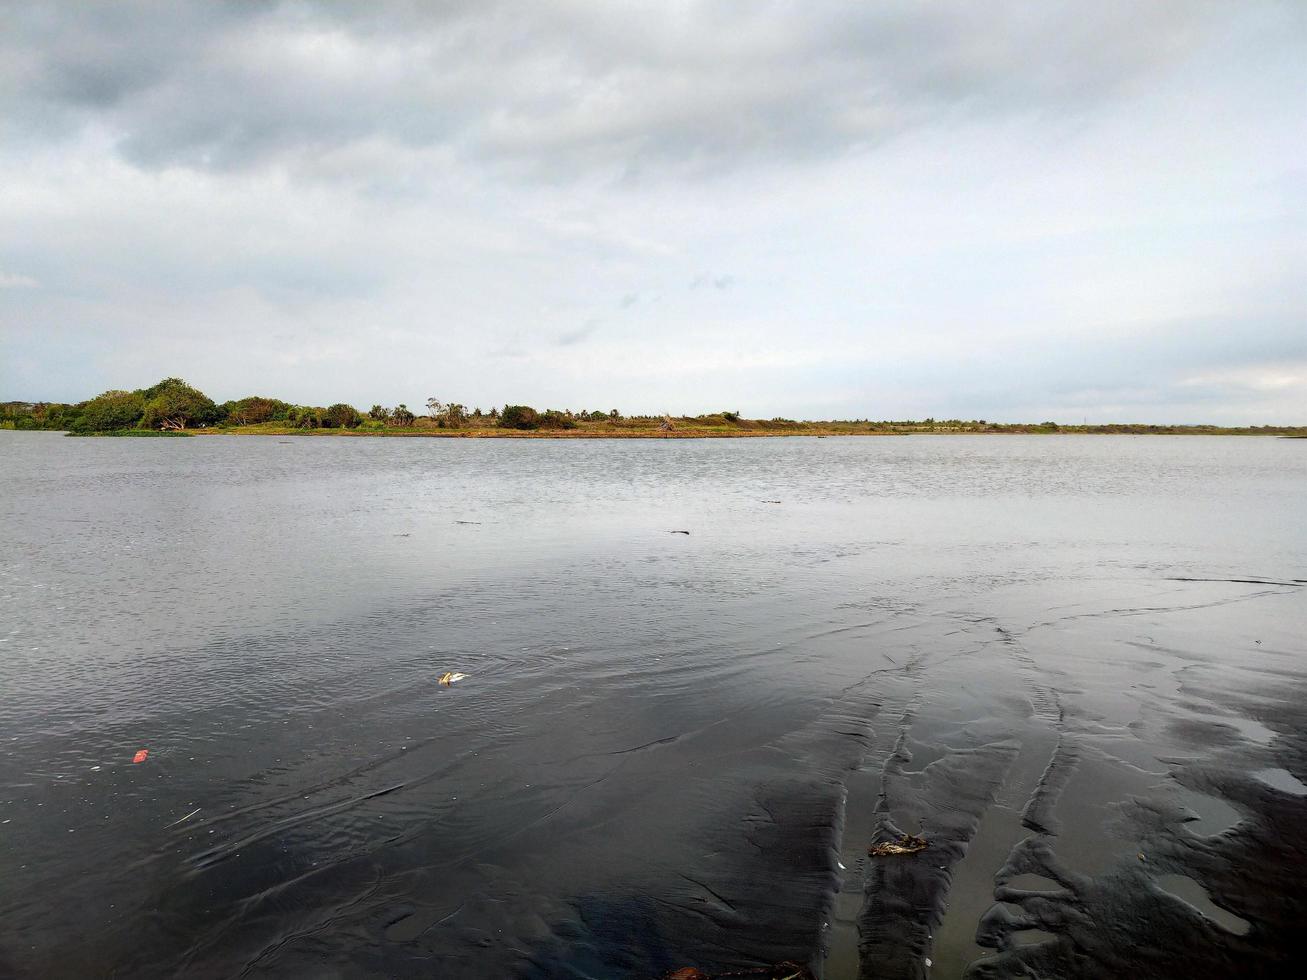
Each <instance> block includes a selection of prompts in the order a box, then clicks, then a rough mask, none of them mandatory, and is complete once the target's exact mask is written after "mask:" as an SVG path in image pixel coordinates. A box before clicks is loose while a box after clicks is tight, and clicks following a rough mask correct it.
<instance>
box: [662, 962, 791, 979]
mask: <svg viewBox="0 0 1307 980" xmlns="http://www.w3.org/2000/svg"><path fill="white" fill-rule="evenodd" d="M728 977H730V978H732V980H734V978H740V980H743V978H745V977H753V978H755V980H816V975H815V974H814V973H813V972H812V971H811V970H809V969H808V968H807V967H806V966H802V965H800V964H798V963H792V962H790V961H789V960H785V961H784V962H781V963H777V964H776V965H775V966H757V967H752V968H749V967H746V968H745V969H743V970H729V971H727V972H726V973H704V972H703V970H700V969H699V968H698V967H693V966H683V967H681V968H680V969H679V970H673V971H672V972H671V973H666V974H664V975H663V980H727V978H728Z"/></svg>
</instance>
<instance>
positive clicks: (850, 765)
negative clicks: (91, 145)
mask: <svg viewBox="0 0 1307 980" xmlns="http://www.w3.org/2000/svg"><path fill="white" fill-rule="evenodd" d="M959 441H960V442H963V443H965V444H966V448H963V447H960V446H959V445H958V444H957V443H950V442H949V441H947V440H944V439H941V440H938V441H935V442H933V443H932V444H931V445H928V446H922V445H916V446H905V445H904V444H903V441H899V442H897V443H894V442H890V441H886V442H876V441H865V440H864V441H858V440H848V441H842V440H826V441H823V442H821V443H815V442H814V443H810V444H809V445H808V446H807V447H803V446H799V445H798V444H794V443H791V444H788V445H787V444H785V443H782V442H779V441H766V442H761V441H760V442H745V441H740V442H736V443H731V444H730V445H731V447H736V448H733V449H727V450H723V449H721V448H719V447H718V446H715V445H709V446H705V445H699V446H694V445H691V444H687V443H679V444H676V445H673V446H665V447H660V446H659V445H657V444H651V443H641V444H637V445H634V446H627V447H617V446H609V447H605V446H581V445H578V444H568V445H555V446H547V445H546V444H543V443H531V444H514V443H497V444H488V443H481V444H475V443H471V442H469V443H431V442H425V443H421V444H420V446H419V445H418V444H416V443H406V442H393V441H386V440H354V441H350V442H346V441H344V440H341V441H339V442H334V443H333V442H331V441H329V440H304V441H300V442H297V443H296V444H295V445H293V446H285V447H278V446H276V444H275V443H272V442H271V441H265V440H258V441H250V442H242V443H240V445H239V446H237V447H236V448H234V449H233V448H230V447H231V442H230V441H222V440H204V441H201V440H190V441H186V440H182V441H181V442H182V443H185V444H186V446H187V448H186V449H185V450H184V451H185V452H187V453H189V454H190V455H187V456H178V455H175V454H170V453H174V451H175V448H176V446H175V445H174V444H170V445H168V446H167V447H165V448H164V449H163V450H161V448H160V447H159V446H158V445H155V444H154V443H158V442H168V441H166V440H159V441H150V440H143V441H141V442H140V443H134V444H133V445H132V446H130V447H129V448H128V450H127V454H126V455H124V451H123V449H122V448H121V443H123V442H128V441H125V440H123V441H112V440H103V441H95V442H96V443H98V445H95V446H92V447H90V448H88V449H86V450H81V451H80V452H82V453H83V455H82V456H80V457H77V458H69V457H68V456H66V455H64V453H65V450H64V448H63V447H65V446H67V444H68V443H69V442H73V440H67V441H64V442H63V443H57V442H56V444H55V445H53V446H52V447H51V448H50V449H49V450H48V452H47V451H46V450H44V449H43V450H42V451H41V453H40V454H37V453H36V451H34V450H24V451H27V452H31V453H33V458H31V459H27V460H26V461H24V460H22V459H19V461H18V464H17V465H15V466H13V467H10V469H9V470H8V472H9V474H10V476H8V477H5V479H7V480H9V481H10V482H9V483H8V484H7V485H6V486H5V487H4V489H5V491H6V492H5V494H4V495H3V496H0V499H3V500H4V502H5V503H4V506H5V508H6V510H5V513H4V514H3V515H0V516H3V517H4V518H5V522H4V526H5V527H6V528H7V530H6V532H5V533H6V535H7V541H6V542H5V543H6V545H7V548H6V550H5V554H6V555H8V556H9V557H8V558H7V559H6V561H5V564H4V565H3V567H2V569H0V571H2V572H3V576H4V577H3V592H4V596H5V600H6V609H7V610H8V613H7V615H8V617H9V618H8V619H7V620H6V624H7V625H6V628H5V629H4V630H3V631H0V632H2V633H3V638H4V640H5V642H4V644H3V646H0V650H3V660H2V661H0V662H2V663H3V668H2V670H3V672H2V673H0V681H2V682H3V683H4V685H5V690H6V692H7V693H8V697H7V698H6V700H5V702H4V706H3V708H0V734H2V735H3V736H4V743H3V744H4V746H5V749H4V753H3V755H2V756H0V777H2V779H3V788H4V793H3V799H2V800H0V803H3V813H0V818H2V819H4V820H5V821H6V823H5V824H3V825H0V832H2V833H3V834H4V837H3V841H4V852H3V861H4V868H3V871H4V874H3V879H2V881H3V883H0V910H2V911H3V926H0V967H3V972H5V973H7V974H11V975H16V976H43V975H79V976H171V975H176V974H178V973H180V972H185V973H189V974H190V975H197V976H236V975H248V976H304V975H312V976H342V977H344V976H380V975H386V976H417V975H432V974H435V975H439V976H442V977H493V976H529V977H555V976H562V977H624V976H631V977H649V978H655V977H659V976H661V975H664V974H665V973H667V972H668V971H670V970H673V969H675V968H678V967H685V966H696V967H698V968H700V969H702V970H703V971H705V972H706V973H708V974H709V975H713V974H719V973H725V972H727V971H739V970H745V969H750V968H755V967H762V966H764V965H766V964H771V963H777V962H780V961H783V960H789V961H794V962H798V963H802V964H806V965H808V966H809V967H810V968H811V969H812V970H813V971H814V972H815V973H817V974H818V975H821V976H824V977H826V978H851V977H867V978H870V977H927V976H929V977H959V976H968V977H991V976H993V977H1024V976H1059V977H1061V976H1068V977H1081V976H1083V977H1102V976H1118V975H1127V974H1132V973H1133V974H1137V975H1141V976H1150V977H1153V976H1156V977H1172V976H1174V977H1185V978H1186V980H1193V978H1195V977H1197V978H1203V977H1224V976H1231V975H1239V976H1278V975H1283V974H1284V972H1285V971H1286V969H1287V967H1288V966H1289V965H1291V964H1292V963H1293V962H1295V961H1296V959H1297V958H1298V956H1297V943H1296V930H1297V924H1298V922H1300V921H1301V918H1302V915H1303V912H1304V911H1305V910H1304V889H1303V888H1302V886H1301V878H1302V875H1303V872H1304V870H1305V869H1307V796H1304V795H1302V793H1303V792H1304V789H1305V787H1303V784H1302V781H1303V780H1307V758H1305V757H1304V751H1305V749H1307V746H1305V744H1304V740H1305V739H1307V735H1304V732H1307V727H1305V726H1304V722H1305V721H1307V719H1305V718H1304V717H1303V715H1304V713H1307V707H1304V706H1307V697H1304V694H1305V693H1307V692H1305V691H1304V683H1305V681H1307V663H1305V662H1304V649H1303V637H1304V636H1307V583H1305V582H1304V581H1302V580H1303V579H1304V578H1305V577H1307V576H1304V575H1303V567H1304V566H1303V564H1302V557H1303V554H1304V543H1305V542H1307V529H1304V526H1303V522H1302V518H1301V517H1300V516H1299V512H1300V507H1299V505H1298V503H1297V500H1298V490H1297V489H1296V488H1300V487H1301V485H1302V483H1301V482H1299V481H1300V480H1301V478H1302V477H1303V475H1304V473H1305V472H1307V471H1305V470H1304V466H1305V465H1307V464H1304V463H1302V462H1298V461H1297V458H1296V457H1292V458H1289V459H1287V460H1286V458H1284V457H1281V456H1277V455H1275V452H1276V451H1277V450H1273V449H1266V448H1245V447H1249V446H1252V445H1253V444H1252V443H1251V442H1250V441H1247V440H1200V439H1193V438H1185V439H1178V440H1174V441H1168V440H1160V441H1159V440H1150V441H1149V442H1148V445H1147V446H1146V447H1145V448H1143V449H1136V448H1133V447H1137V446H1139V445H1140V443H1138V442H1134V443H1130V442H1129V441H1128V440H1125V441H1123V444H1122V445H1119V446H1117V447H1114V448H1112V449H1111V451H1110V452H1105V451H1104V450H1103V449H1101V448H1095V447H1093V446H1089V445H1087V443H1086V441H1084V440H1074V439H1068V440H1064V441H1063V440H1057V439H1051V440H1050V439H1048V438H1039V439H1032V440H1030V441H1029V442H1028V443H1023V442H1021V441H1019V440H1013V441H1010V442H1007V441H1004V442H1003V444H1002V445H999V444H998V442H999V441H988V440H986V441H984V443H985V445H983V446H981V445H978V443H977V441H974V440H973V441H967V440H959ZM1107 441H1110V440H1105V441H1103V442H1100V441H1095V442H1096V443H1098V445H1099V446H1102V445H1103V444H1104V442H1107ZM110 442H114V443H116V445H113V446H106V445H105V443H110ZM1177 443H1179V444H1180V445H1177ZM194 444H199V445H194ZM82 445H86V443H82ZM251 445H258V446H267V447H268V448H267V449H266V450H258V451H257V452H260V453H264V455H263V456H255V457H251V456H250V455H249V454H250V452H251V450H250V449H248V448H247V447H249V446H251ZM1261 445H1262V446H1263V447H1265V446H1266V445H1268V443H1262V444H1261ZM1280 445H1281V447H1283V446H1284V445H1286V444H1284V443H1281V444H1280ZM430 446H437V447H451V448H449V449H448V450H441V451H448V452H455V453H459V454H461V455H453V456H451V455H440V456H432V455H431V452H432V450H430V449H427V448H421V447H430ZM542 446H543V447H545V448H543V449H542V448H541V447H542ZM1049 446H1053V447H1054V449H1053V450H1051V451H1050V449H1049V448H1047V447H1049ZM1158 446H1161V447H1162V448H1161V449H1158V448H1156V447H1158ZM1290 448H1294V447H1290ZM723 451H726V452H734V453H735V455H733V456H723V455H721V454H722V452H723ZM1280 451H1282V450H1280ZM669 452H671V453H674V454H676V455H668V453H669ZM1050 452H1051V453H1052V455H1050ZM278 454H280V455H278ZM11 458H12V457H11ZM15 473H18V474H20V475H19V476H17V477H16V476H14V475H13V474H15ZM147 477H148V479H146V478H147ZM47 483H50V484H57V485H58V486H60V487H61V488H63V489H62V490H61V492H60V493H58V494H49V493H43V492H42V487H43V486H45V485H46V484H47ZM524 487H529V488H530V492H529V493H524V492H523V488H524ZM125 488H126V489H125ZM142 488H148V489H142ZM772 500H780V501H781V503H780V504H773V503H770V501H772ZM450 501H457V502H458V503H457V505H456V506H453V507H451V506H450ZM242 520H243V521H244V524H242V523H241V521H242ZM674 529H688V530H690V531H691V533H690V534H689V535H673V534H668V533H667V531H669V530H674ZM197 556H198V557H202V558H203V561H202V562H201V561H198V560H197ZM235 569H241V570H243V577H241V576H237V575H235V574H233V570H235ZM124 570H128V571H124ZM114 574H121V575H122V578H121V579H120V580H118V581H112V580H111V581H109V583H108V584H107V585H106V576H110V577H111V576H112V575H114ZM215 580H216V581H219V582H223V583H228V584H227V585H226V586H225V587H224V589H223V590H213V589H212V588H204V587H201V583H204V582H208V583H212V582H213V581H215ZM133 585H134V586H135V590H134V591H133V589H132V588H131V587H130V586H133ZM110 586H112V587H110ZM88 594H89V596H90V599H88ZM448 670H458V671H461V672H466V673H467V674H468V677H467V678H466V679H465V680H463V681H459V682H458V683H456V684H454V685H452V686H448V687H445V686H442V685H440V684H438V683H437V679H438V677H439V676H440V674H441V673H442V672H443V671H448ZM147 746H148V748H149V753H150V754H149V758H148V760H147V761H145V762H143V763H141V764H133V763H132V762H131V758H132V753H133V752H135V751H136V750H137V749H138V748H141V747H147ZM900 834H919V835H921V836H923V837H924V838H925V839H926V840H927V841H928V846H927V848H926V849H925V850H923V851H921V852H920V853H917V854H911V855H900V856H889V857H872V856H870V855H869V854H868V847H869V846H870V845H872V844H873V843H876V842H881V841H887V840H892V839H894V838H896V837H897V836H898V835H900Z"/></svg>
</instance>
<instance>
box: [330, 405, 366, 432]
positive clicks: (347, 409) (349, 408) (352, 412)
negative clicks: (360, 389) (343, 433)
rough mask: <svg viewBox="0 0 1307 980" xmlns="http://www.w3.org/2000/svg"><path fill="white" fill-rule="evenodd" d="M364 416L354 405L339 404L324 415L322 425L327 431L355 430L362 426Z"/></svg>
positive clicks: (331, 407)
mask: <svg viewBox="0 0 1307 980" xmlns="http://www.w3.org/2000/svg"><path fill="white" fill-rule="evenodd" d="M362 422H363V416H362V415H360V414H359V413H358V410H357V409H356V408H355V407H354V406H353V405H346V404H344V403H343V402H337V403H336V404H335V405H332V406H330V407H329V408H328V409H327V410H326V411H325V412H323V413H322V425H323V427H324V428H327V429H354V428H357V427H358V426H359V425H361V424H362Z"/></svg>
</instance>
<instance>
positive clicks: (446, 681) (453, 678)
mask: <svg viewBox="0 0 1307 980" xmlns="http://www.w3.org/2000/svg"><path fill="white" fill-rule="evenodd" d="M465 677H467V674H460V673H458V671H455V670H447V671H445V672H444V673H443V674H441V675H440V676H439V677H438V678H436V683H437V684H439V685H441V686H442V687H449V685H450V684H457V683H458V682H459V681H461V680H463V679H464V678H465Z"/></svg>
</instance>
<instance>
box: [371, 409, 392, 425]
mask: <svg viewBox="0 0 1307 980" xmlns="http://www.w3.org/2000/svg"><path fill="white" fill-rule="evenodd" d="M368 418H370V419H372V421H374V422H384V421H386V419H388V418H390V409H388V408H386V406H385V405H373V406H372V407H371V408H369V409H368Z"/></svg>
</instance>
